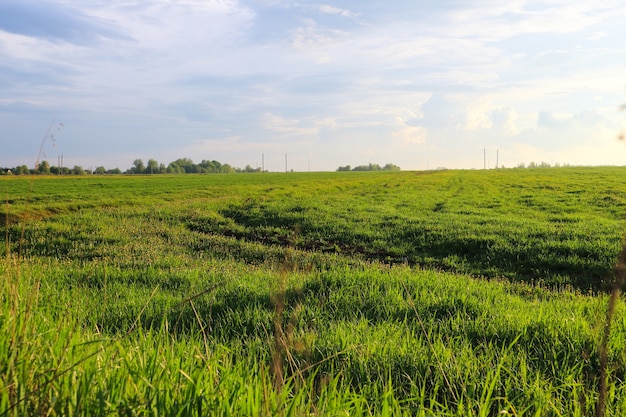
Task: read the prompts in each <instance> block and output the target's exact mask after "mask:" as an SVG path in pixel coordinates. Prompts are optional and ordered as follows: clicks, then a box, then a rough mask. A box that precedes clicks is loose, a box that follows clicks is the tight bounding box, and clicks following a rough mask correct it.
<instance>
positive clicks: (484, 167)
mask: <svg viewBox="0 0 626 417" xmlns="http://www.w3.org/2000/svg"><path fill="white" fill-rule="evenodd" d="M483 169H487V149H486V148H483Z"/></svg>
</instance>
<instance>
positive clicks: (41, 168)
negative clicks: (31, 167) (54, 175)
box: [37, 161, 50, 174]
mask: <svg viewBox="0 0 626 417" xmlns="http://www.w3.org/2000/svg"><path fill="white" fill-rule="evenodd" d="M37 173H38V174H49V173H50V164H49V163H48V161H41V163H40V164H39V165H38V166H37Z"/></svg>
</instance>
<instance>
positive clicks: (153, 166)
mask: <svg viewBox="0 0 626 417" xmlns="http://www.w3.org/2000/svg"><path fill="white" fill-rule="evenodd" d="M145 173H146V174H158V173H159V163H158V162H157V161H155V160H154V159H148V165H147V166H146V169H145Z"/></svg>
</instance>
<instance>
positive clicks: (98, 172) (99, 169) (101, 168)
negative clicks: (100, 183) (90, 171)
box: [94, 166, 107, 175]
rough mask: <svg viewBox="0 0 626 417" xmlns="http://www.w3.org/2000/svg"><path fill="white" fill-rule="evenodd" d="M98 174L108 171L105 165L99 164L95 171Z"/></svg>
mask: <svg viewBox="0 0 626 417" xmlns="http://www.w3.org/2000/svg"><path fill="white" fill-rule="evenodd" d="M94 172H95V173H96V174H97V175H103V174H106V173H107V170H106V168H105V167H103V166H99V167H97V168H96V170H95V171H94Z"/></svg>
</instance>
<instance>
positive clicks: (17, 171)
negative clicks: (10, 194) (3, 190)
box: [13, 165, 30, 175]
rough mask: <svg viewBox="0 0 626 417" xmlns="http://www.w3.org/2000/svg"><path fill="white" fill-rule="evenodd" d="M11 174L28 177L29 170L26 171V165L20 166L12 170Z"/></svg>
mask: <svg viewBox="0 0 626 417" xmlns="http://www.w3.org/2000/svg"><path fill="white" fill-rule="evenodd" d="M13 173H14V174H15V175H28V174H30V170H29V169H28V167H27V166H26V165H20V166H17V167H15V169H14V170H13Z"/></svg>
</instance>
